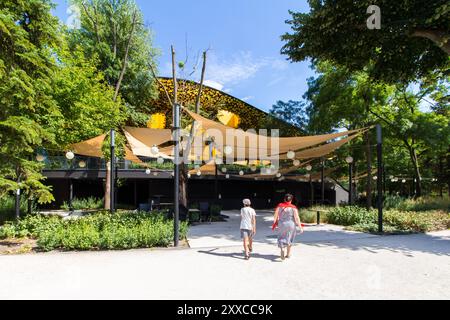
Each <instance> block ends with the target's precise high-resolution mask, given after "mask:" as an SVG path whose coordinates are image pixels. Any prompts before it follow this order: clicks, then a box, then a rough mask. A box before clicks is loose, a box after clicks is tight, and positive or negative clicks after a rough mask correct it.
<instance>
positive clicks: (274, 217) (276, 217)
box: [273, 208, 280, 222]
mask: <svg viewBox="0 0 450 320" xmlns="http://www.w3.org/2000/svg"><path fill="white" fill-rule="evenodd" d="M279 209H280V208H276V209H275V213H274V215H273V221H274V222H276V221H277V220H278V210H279Z"/></svg>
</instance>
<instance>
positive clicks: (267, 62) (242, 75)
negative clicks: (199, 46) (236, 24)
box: [206, 51, 288, 90]
mask: <svg viewBox="0 0 450 320" xmlns="http://www.w3.org/2000/svg"><path fill="white" fill-rule="evenodd" d="M208 60H209V62H208V64H207V67H206V77H207V79H208V81H210V82H215V83H219V84H221V85H222V89H223V88H224V87H226V88H228V87H229V86H233V85H236V84H238V83H240V82H242V81H245V80H247V79H250V78H253V77H254V76H255V75H256V74H257V73H258V72H259V71H261V69H263V68H270V69H273V70H274V71H282V70H285V69H286V68H287V67H288V62H287V61H285V60H283V59H280V58H273V57H263V58H257V57H254V56H253V54H252V53H251V52H248V51H241V52H239V53H237V54H234V55H233V56H232V57H231V58H230V59H219V58H218V57H217V56H216V55H214V54H210V56H209V58H208ZM225 90H226V89H225Z"/></svg>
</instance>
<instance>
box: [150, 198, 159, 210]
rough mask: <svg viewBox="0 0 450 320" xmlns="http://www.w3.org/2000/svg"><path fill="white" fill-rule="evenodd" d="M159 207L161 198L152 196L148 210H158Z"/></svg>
mask: <svg viewBox="0 0 450 320" xmlns="http://www.w3.org/2000/svg"><path fill="white" fill-rule="evenodd" d="M160 209H161V200H160V198H152V199H150V210H160Z"/></svg>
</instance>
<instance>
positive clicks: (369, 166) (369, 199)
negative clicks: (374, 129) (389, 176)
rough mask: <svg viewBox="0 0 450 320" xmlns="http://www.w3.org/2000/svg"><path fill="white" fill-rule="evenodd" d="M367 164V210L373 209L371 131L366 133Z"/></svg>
mask: <svg viewBox="0 0 450 320" xmlns="http://www.w3.org/2000/svg"><path fill="white" fill-rule="evenodd" d="M366 163H367V184H366V193H367V201H366V209H367V210H370V209H371V208H372V148H371V145H370V131H369V130H368V131H367V132H366Z"/></svg>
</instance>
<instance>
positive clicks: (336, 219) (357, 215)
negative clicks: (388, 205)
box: [327, 206, 377, 226]
mask: <svg viewBox="0 0 450 320" xmlns="http://www.w3.org/2000/svg"><path fill="white" fill-rule="evenodd" d="M327 219H328V222H329V223H332V224H338V225H342V226H351V225H355V224H367V223H375V222H376V221H377V220H376V219H377V218H376V211H375V210H370V211H367V210H366V209H364V208H361V207H356V206H347V207H335V208H332V209H330V210H329V211H328V213H327Z"/></svg>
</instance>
